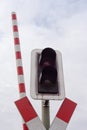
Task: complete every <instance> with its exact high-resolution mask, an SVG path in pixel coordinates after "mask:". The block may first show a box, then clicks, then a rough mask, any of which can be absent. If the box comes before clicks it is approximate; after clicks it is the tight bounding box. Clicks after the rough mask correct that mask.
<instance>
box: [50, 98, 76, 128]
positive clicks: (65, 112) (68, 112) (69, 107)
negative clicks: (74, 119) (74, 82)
mask: <svg viewBox="0 0 87 130" xmlns="http://www.w3.org/2000/svg"><path fill="white" fill-rule="evenodd" d="M76 105H77V104H76V103H75V102H73V101H71V100H70V99H68V98H65V99H64V101H63V103H62V105H61V107H60V109H59V111H58V113H57V115H56V117H55V119H54V121H53V123H52V125H51V127H50V129H49V130H66V127H67V125H68V123H69V121H70V119H71V116H72V114H73V112H74V110H75V108H76Z"/></svg>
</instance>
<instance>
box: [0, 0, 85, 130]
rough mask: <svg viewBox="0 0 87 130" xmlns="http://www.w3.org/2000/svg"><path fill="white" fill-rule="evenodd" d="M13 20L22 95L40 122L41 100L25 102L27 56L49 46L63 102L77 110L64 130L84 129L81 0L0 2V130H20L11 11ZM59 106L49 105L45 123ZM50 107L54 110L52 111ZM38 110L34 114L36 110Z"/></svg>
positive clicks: (83, 54)
mask: <svg viewBox="0 0 87 130" xmlns="http://www.w3.org/2000/svg"><path fill="white" fill-rule="evenodd" d="M13 11H15V12H16V14H17V18H18V26H19V35H20V41H21V51H22V60H23V67H24V75H25V83H26V91H27V96H28V97H29V99H30V100H31V103H32V104H33V106H34V108H35V110H36V111H37V113H38V114H39V116H40V118H41V101H36V100H33V99H31V97H30V54H31V51H32V50H33V49H36V48H38V49H39V48H40V49H41V48H45V47H52V48H54V49H57V50H59V51H60V52H61V53H62V58H63V70H64V79H65V80H64V82H65V90H66V97H68V98H70V99H71V100H73V101H75V102H76V103H77V104H78V106H77V108H76V110H75V112H74V114H73V116H72V118H71V121H70V123H69V125H68V127H67V130H77V129H78V130H87V0H1V1H0V130H22V125H21V116H20V115H19V112H18V110H17V109H16V107H15V105H14V101H15V100H17V99H18V98H19V94H18V82H17V73H16V61H15V52H14V43H13V32H12V21H11V12H13ZM61 103H62V101H51V102H50V105H51V108H50V109H51V110H50V115H51V122H52V120H53V119H54V117H55V114H56V112H57V111H58V109H59V107H60V105H61ZM54 106H55V107H54ZM38 108H39V109H38Z"/></svg>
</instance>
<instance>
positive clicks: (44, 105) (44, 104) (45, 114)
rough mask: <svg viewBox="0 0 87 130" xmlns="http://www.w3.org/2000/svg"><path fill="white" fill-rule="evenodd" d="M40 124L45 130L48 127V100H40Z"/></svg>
mask: <svg viewBox="0 0 87 130" xmlns="http://www.w3.org/2000/svg"><path fill="white" fill-rule="evenodd" d="M42 122H43V124H44V126H45V128H46V130H48V129H49V127H50V110H49V100H42Z"/></svg>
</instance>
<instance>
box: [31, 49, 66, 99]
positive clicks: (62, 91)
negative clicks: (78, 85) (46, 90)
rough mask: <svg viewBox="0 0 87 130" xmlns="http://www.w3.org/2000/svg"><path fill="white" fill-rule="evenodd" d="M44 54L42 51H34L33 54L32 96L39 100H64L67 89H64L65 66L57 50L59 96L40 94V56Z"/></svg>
mask: <svg viewBox="0 0 87 130" xmlns="http://www.w3.org/2000/svg"><path fill="white" fill-rule="evenodd" d="M41 52H42V49H34V50H33V51H32V52H31V75H30V76H31V79H30V94H31V97H32V98H34V99H39V100H62V99H64V97H65V87H64V76H63V66H62V55H61V53H60V52H59V51H58V50H56V54H57V56H56V58H57V60H56V61H57V68H58V79H57V80H58V84H59V88H58V89H59V94H43V93H38V72H37V71H38V70H37V67H38V60H37V57H38V54H40V53H41Z"/></svg>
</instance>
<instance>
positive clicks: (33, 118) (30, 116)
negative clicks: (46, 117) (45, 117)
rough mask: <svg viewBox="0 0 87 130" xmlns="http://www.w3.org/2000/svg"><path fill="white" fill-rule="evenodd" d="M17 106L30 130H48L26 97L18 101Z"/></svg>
mask: <svg viewBox="0 0 87 130" xmlns="http://www.w3.org/2000/svg"><path fill="white" fill-rule="evenodd" d="M15 104H16V106H17V108H18V110H19V112H20V114H21V116H22V118H23V120H24V121H25V123H26V125H27V127H28V129H29V130H46V129H45V127H44V125H43V124H42V122H41V120H40V119H39V117H38V115H37V113H36V112H35V110H34V108H33V107H32V105H31V103H30V101H29V100H28V98H27V97H26V96H25V97H24V98H21V99H19V100H17V101H16V102H15Z"/></svg>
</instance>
